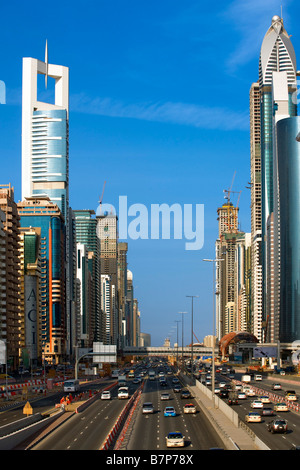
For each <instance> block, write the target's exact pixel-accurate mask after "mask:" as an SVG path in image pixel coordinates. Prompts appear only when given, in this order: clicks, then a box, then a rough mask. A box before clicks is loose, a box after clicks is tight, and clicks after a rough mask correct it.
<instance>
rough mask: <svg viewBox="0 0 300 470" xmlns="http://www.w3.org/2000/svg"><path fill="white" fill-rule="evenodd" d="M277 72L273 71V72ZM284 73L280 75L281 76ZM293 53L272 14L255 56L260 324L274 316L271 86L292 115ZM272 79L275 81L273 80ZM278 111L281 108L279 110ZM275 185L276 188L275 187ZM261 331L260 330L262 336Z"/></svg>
mask: <svg viewBox="0 0 300 470" xmlns="http://www.w3.org/2000/svg"><path fill="white" fill-rule="evenodd" d="M278 73H279V74H280V75H277V74H278ZM283 75H284V78H283ZM296 75H297V68H296V56H295V51H294V48H293V45H292V42H291V40H290V36H289V35H288V33H287V31H286V30H285V28H284V25H283V20H282V18H280V17H279V16H274V17H273V18H272V23H271V26H270V28H269V29H268V31H267V33H266V35H265V37H264V40H263V43H262V47H261V52H260V59H259V96H260V146H261V211H262V214H261V218H262V219H261V221H262V222H261V231H262V237H261V238H262V244H261V261H262V312H261V324H262V325H263V323H266V321H267V320H268V319H270V318H271V319H272V321H273V320H274V299H275V296H276V295H277V294H276V292H275V290H274V283H273V281H272V276H273V272H274V256H272V254H270V252H268V247H270V246H271V245H270V243H269V242H270V240H272V237H273V234H272V233H271V231H272V230H273V228H275V227H276V221H274V226H273V224H272V223H271V215H272V213H273V212H274V184H275V185H276V184H277V183H276V175H274V145H275V139H276V136H275V132H274V131H275V121H274V114H276V112H277V108H276V106H277V104H276V102H275V100H274V88H275V85H276V95H277V97H279V100H281V93H283V94H284V101H285V109H284V113H283V114H285V116H283V115H282V116H280V118H282V117H287V116H296V115H297V105H296V104H295V103H294V102H293V94H294V92H295V90H296ZM275 79H276V84H275ZM281 112H282V111H281ZM275 189H276V188H275ZM264 339H265V333H262V340H264Z"/></svg>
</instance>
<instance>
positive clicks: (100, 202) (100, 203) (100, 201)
mask: <svg viewBox="0 0 300 470" xmlns="http://www.w3.org/2000/svg"><path fill="white" fill-rule="evenodd" d="M105 185H106V181H104V185H103V189H102V194H101V197H100V199H99V206H100V214H101V206H102V200H103V195H104V189H105Z"/></svg>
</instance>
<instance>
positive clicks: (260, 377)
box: [254, 374, 262, 381]
mask: <svg viewBox="0 0 300 470" xmlns="http://www.w3.org/2000/svg"><path fill="white" fill-rule="evenodd" d="M254 379H255V380H256V381H258V380H262V375H260V374H256V375H255V376H254Z"/></svg>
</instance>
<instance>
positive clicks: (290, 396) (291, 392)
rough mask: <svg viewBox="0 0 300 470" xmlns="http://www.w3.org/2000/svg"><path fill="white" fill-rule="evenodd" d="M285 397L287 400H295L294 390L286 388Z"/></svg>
mask: <svg viewBox="0 0 300 470" xmlns="http://www.w3.org/2000/svg"><path fill="white" fill-rule="evenodd" d="M285 399H286V400H288V401H297V395H296V392H295V391H294V390H287V391H286V392H285Z"/></svg>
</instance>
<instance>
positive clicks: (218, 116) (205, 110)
mask: <svg viewBox="0 0 300 470" xmlns="http://www.w3.org/2000/svg"><path fill="white" fill-rule="evenodd" d="M70 108H71V111H73V112H79V113H86V114H96V115H101V116H110V117H119V118H131V119H139V120H145V121H153V122H164V123H172V124H179V125H185V126H192V127H196V128H202V129H218V130H243V131H244V130H248V110H246V111H244V112H236V111H232V110H229V109H226V108H219V107H215V108H213V107H205V106H200V105H194V104H188V103H172V102H165V103H137V104H125V103H122V102H120V101H116V100H112V99H110V98H100V97H97V98H92V99H91V98H89V97H88V96H87V95H85V94H84V93H80V94H77V95H72V96H71V97H70Z"/></svg>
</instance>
